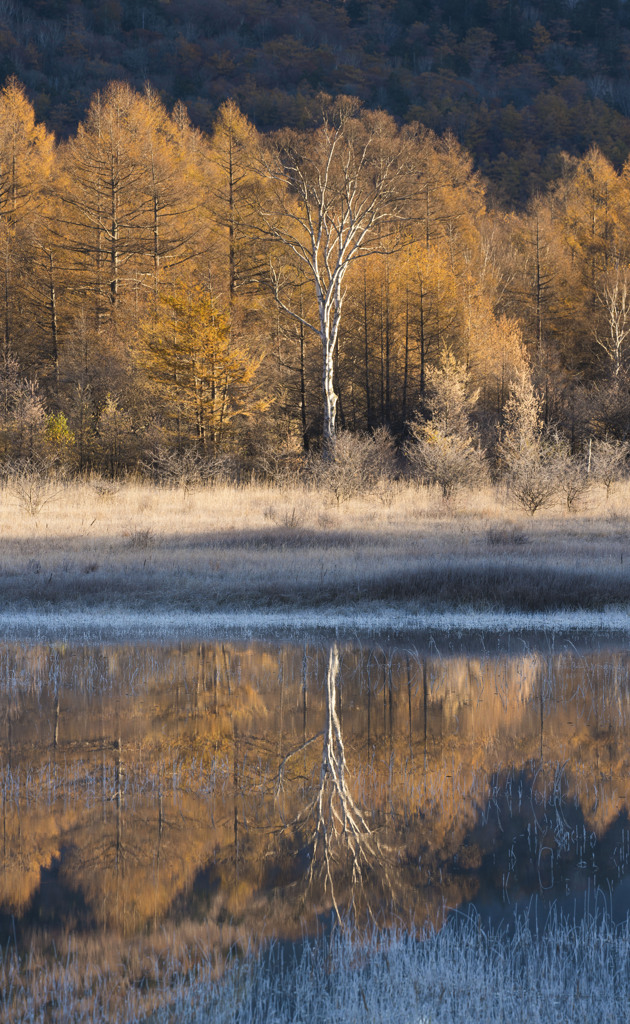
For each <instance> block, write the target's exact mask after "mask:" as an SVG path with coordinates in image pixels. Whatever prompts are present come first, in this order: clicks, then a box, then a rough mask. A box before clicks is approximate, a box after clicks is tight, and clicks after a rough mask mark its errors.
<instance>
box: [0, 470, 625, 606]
mask: <svg viewBox="0 0 630 1024" xmlns="http://www.w3.org/2000/svg"><path fill="white" fill-rule="evenodd" d="M629 526H630V483H628V482H624V483H621V484H617V485H616V486H615V487H614V488H613V489H612V490H611V493H610V495H609V496H608V497H607V496H606V492H605V489H604V488H603V487H599V488H593V489H592V490H591V491H590V492H589V493H588V494H587V495H586V496H585V498H584V499H583V501H582V504H581V507H580V509H579V510H578V511H571V512H569V511H567V510H566V509H564V508H562V507H561V506H560V505H558V506H557V507H556V508H552V509H551V510H550V511H545V512H539V513H538V514H537V515H536V516H533V517H532V516H529V515H527V514H525V513H524V512H522V511H520V510H518V509H516V508H515V507H514V506H513V505H511V504H510V503H509V501H508V498H507V495H506V493H505V491H503V490H501V489H497V488H491V487H487V488H483V489H479V490H477V491H474V492H471V491H461V492H459V493H458V494H456V495H455V496H454V498H453V499H451V501H450V502H448V503H446V502H445V501H444V500H443V499H442V497H441V495H440V493H439V491H438V490H437V488H428V487H425V486H418V485H415V484H409V483H400V484H398V483H394V484H391V485H389V486H388V487H387V488H386V489H382V490H380V491H379V492H375V493H367V494H365V495H362V496H361V497H355V498H352V499H350V500H348V501H345V502H342V503H340V504H337V503H336V502H335V500H334V498H332V497H331V496H330V494H328V493H326V492H323V491H316V490H314V489H310V488H308V487H306V486H303V485H295V486H292V485H288V484H287V485H282V486H280V485H267V484H256V483H249V484H245V485H240V486H238V485H235V484H220V483H213V484H210V485H207V486H204V487H200V488H198V489H192V490H187V489H184V488H183V487H179V488H178V487H166V486H156V485H154V484H150V483H142V482H124V483H121V484H112V483H108V482H105V481H101V480H99V479H93V480H76V481H72V482H65V483H59V484H55V483H53V482H46V483H42V482H40V483H37V482H36V483H34V484H33V489H32V490H31V491H28V492H25V491H24V488H23V487H22V488H21V489H20V488H17V487H16V486H15V485H14V484H12V483H11V481H8V482H6V483H5V484H4V485H3V488H2V491H1V492H0V538H1V541H0V567H1V571H0V600H1V601H2V606H3V608H4V610H5V611H6V610H8V609H11V610H15V611H19V610H29V609H59V610H62V609H64V608H68V609H69V608H73V609H83V610H90V609H96V608H98V607H103V606H104V605H105V606H107V605H109V606H112V605H113V606H125V607H131V608H134V609H138V610H159V609H162V608H168V609H170V610H183V611H187V610H188V611H195V612H208V611H217V610H221V609H225V610H231V609H235V610H236V609H241V610H244V609H252V610H255V609H266V610H269V609H274V608H294V607H300V608H322V607H324V606H328V607H332V608H333V609H334V608H335V607H338V608H341V607H344V608H347V607H362V606H365V607H373V606H377V605H381V606H383V605H388V606H391V605H401V606H405V607H407V608H411V609H414V608H431V609H441V608H446V607H452V606H459V607H475V608H480V609H505V610H508V609H509V610H518V611H527V612H529V611H545V610H551V609H558V608H578V607H579V608H588V609H600V610H601V609H603V608H606V607H609V606H612V605H619V604H623V603H626V602H628V601H629V600H630V561H629V559H630V551H629V549H628V539H629Z"/></svg>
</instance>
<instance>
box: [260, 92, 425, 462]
mask: <svg viewBox="0 0 630 1024" xmlns="http://www.w3.org/2000/svg"><path fill="white" fill-rule="evenodd" d="M415 137H416V132H415V129H413V128H407V129H403V130H400V131H399V130H398V129H397V127H396V125H395V124H394V122H393V120H392V119H391V118H390V117H389V116H388V115H387V114H384V113H382V112H371V111H364V110H361V108H360V105H359V103H358V101H357V100H354V99H353V98H350V97H341V98H339V99H338V100H336V101H335V102H334V103H328V105H327V106H326V108H325V110H324V112H323V116H322V123H321V124H320V126H319V127H318V128H317V129H316V130H315V131H312V132H296V131H292V130H286V131H282V132H279V133H277V134H276V135H274V136H273V137H272V138H270V139H268V140H267V141H266V143H265V144H264V146H263V148H262V149H261V152H260V158H259V164H258V169H259V173H260V174H261V176H262V178H263V180H264V183H265V187H264V189H263V192H262V194H261V197H260V200H261V201H260V205H259V207H258V208H257V209H256V211H254V212H253V213H254V216H253V223H254V225H255V228H254V230H255V231H257V232H258V233H259V234H260V235H261V236H262V237H264V238H266V239H267V240H268V242H270V243H272V244H271V253H270V263H271V276H272V282H273V288H274V295H275V298H276V301H277V302H278V304H279V306H280V308H281V309H282V310H283V311H284V312H285V313H286V314H287V315H288V316H290V317H291V318H293V319H294V320H295V321H297V322H298V323H300V324H302V326H303V327H304V328H305V329H306V330H308V331H311V332H313V333H314V334H315V335H316V336H317V337H318V338H319V340H320V342H321V347H322V397H323V439H324V446H325V447H330V446H331V445H332V444H333V443H334V439H335V433H336V411H337V395H336V393H335V384H334V356H335V349H336V346H337V342H338V338H339V327H340V323H341V317H342V311H343V304H344V299H345V295H346V289H345V279H346V275H347V274H348V271H349V270H350V268H351V267H352V265H353V264H354V263H355V262H356V261H357V260H358V259H360V258H362V257H365V256H368V255H370V254H373V253H376V252H387V251H391V249H392V248H395V247H396V244H397V234H398V224H399V221H400V219H401V217H402V213H403V206H404V203H405V200H406V199H407V198H408V197H409V195H410V193H411V192H412V191H414V185H413V173H412V168H413V153H414V140H415ZM304 282H307V283H310V285H312V292H311V294H312V297H313V299H314V300H315V302H314V303H313V307H312V308H313V313H312V315H311V314H310V312H309V310H308V309H305V308H304V305H303V304H302V303H301V302H300V301H299V290H300V289H299V285H303V284H304ZM293 295H295V302H294V301H293Z"/></svg>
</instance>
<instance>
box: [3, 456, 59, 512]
mask: <svg viewBox="0 0 630 1024" xmlns="http://www.w3.org/2000/svg"><path fill="white" fill-rule="evenodd" d="M7 489H8V491H9V493H10V494H12V495H13V497H14V498H15V500H16V502H17V504H18V506H19V507H20V508H21V509H22V511H23V512H26V513H27V514H28V515H29V516H37V515H39V513H40V512H41V511H42V509H43V508H44V507H45V506H46V505H48V504H49V503H50V502H51V501H53V500H54V499H55V498H56V497H57V495H58V494H59V493H60V492H61V490H62V488H61V483H60V481H59V479H58V478H56V477H54V476H52V475H51V474H50V469H49V467H48V466H46V465H40V464H39V463H37V462H31V461H30V460H25V461H24V462H21V463H18V464H16V465H15V466H13V467H12V470H11V472H10V474H9V476H8V478H7Z"/></svg>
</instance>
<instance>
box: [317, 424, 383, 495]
mask: <svg viewBox="0 0 630 1024" xmlns="http://www.w3.org/2000/svg"><path fill="white" fill-rule="evenodd" d="M394 471H395V448H394V441H393V439H392V437H391V434H390V433H389V431H388V430H387V428H384V427H382V428H380V429H379V430H377V431H375V432H374V433H373V434H353V433H351V432H350V431H349V430H344V431H340V432H339V433H338V434H337V435H336V436H335V439H334V441H333V443H332V444H331V445H329V446H327V447H326V449H325V450H324V451H323V452H321V453H320V454H319V455H318V456H317V457H315V458H314V459H313V460H312V461H311V463H310V476H311V480H312V482H313V484H314V485H315V486H316V487H317V488H321V489H322V490H327V491H329V492H330V493H331V494H332V495H333V497H334V498H335V501H336V502H337V504H338V505H340V504H341V503H342V502H344V501H348V499H350V498H353V497H355V495H357V494H362V493H365V492H366V491H371V490H374V489H375V488H376V487H377V485H381V486H382V485H384V484H385V483H386V482H387V481H390V480H391V478H392V476H393V475H394Z"/></svg>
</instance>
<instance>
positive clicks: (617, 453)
mask: <svg viewBox="0 0 630 1024" xmlns="http://www.w3.org/2000/svg"><path fill="white" fill-rule="evenodd" d="M629 455H630V444H628V442H627V441H611V440H609V439H608V438H600V439H599V440H597V441H593V443H592V445H591V450H590V459H589V462H590V476H591V478H592V479H593V480H594V481H595V482H596V483H599V484H603V486H604V487H605V488H606V500H608V497H609V496H610V489H611V487H612V486H613V484H614V483H616V482H617V481H618V480H621V479H622V478H623V477H624V476H625V474H626V468H627V463H628V456H629Z"/></svg>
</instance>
